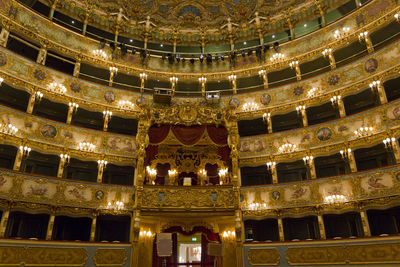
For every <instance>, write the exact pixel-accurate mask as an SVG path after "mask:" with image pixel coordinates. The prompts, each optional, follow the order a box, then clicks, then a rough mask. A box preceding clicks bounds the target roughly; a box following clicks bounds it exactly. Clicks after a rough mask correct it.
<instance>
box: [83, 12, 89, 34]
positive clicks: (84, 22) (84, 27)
mask: <svg viewBox="0 0 400 267" xmlns="http://www.w3.org/2000/svg"><path fill="white" fill-rule="evenodd" d="M88 23H89V12H88V11H86V13H85V19H84V20H83V28H82V35H86V29H87V25H88Z"/></svg>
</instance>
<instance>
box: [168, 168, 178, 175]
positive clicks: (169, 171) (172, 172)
mask: <svg viewBox="0 0 400 267" xmlns="http://www.w3.org/2000/svg"><path fill="white" fill-rule="evenodd" d="M177 174H178V171H177V170H175V169H172V170H168V176H170V177H173V176H176V175H177Z"/></svg>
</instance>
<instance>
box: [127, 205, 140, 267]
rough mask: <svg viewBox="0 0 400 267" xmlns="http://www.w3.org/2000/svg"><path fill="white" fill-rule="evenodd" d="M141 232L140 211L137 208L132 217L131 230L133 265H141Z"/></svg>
mask: <svg viewBox="0 0 400 267" xmlns="http://www.w3.org/2000/svg"><path fill="white" fill-rule="evenodd" d="M139 233H140V211H139V210H136V211H134V212H133V213H132V217H131V230H130V237H129V240H130V242H131V245H132V248H131V265H130V266H139V256H140V252H139Z"/></svg>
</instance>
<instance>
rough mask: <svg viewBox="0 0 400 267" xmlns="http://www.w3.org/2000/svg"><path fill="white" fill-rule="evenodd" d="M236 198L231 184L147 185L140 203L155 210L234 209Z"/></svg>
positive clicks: (148, 208)
mask: <svg viewBox="0 0 400 267" xmlns="http://www.w3.org/2000/svg"><path fill="white" fill-rule="evenodd" d="M236 200H237V192H235V190H234V189H233V187H231V186H193V187H186V186H184V187H183V186H182V187H176V186H175V187H173V186H165V187H163V186H145V187H144V189H143V193H142V199H141V204H140V205H141V209H142V210H155V211H184V210H188V211H189V210H196V211H233V210H234V209H236V208H237V203H236ZM138 205H139V204H138Z"/></svg>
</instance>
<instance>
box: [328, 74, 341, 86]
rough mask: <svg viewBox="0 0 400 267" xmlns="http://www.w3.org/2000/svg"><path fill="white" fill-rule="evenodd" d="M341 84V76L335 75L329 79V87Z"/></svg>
mask: <svg viewBox="0 0 400 267" xmlns="http://www.w3.org/2000/svg"><path fill="white" fill-rule="evenodd" d="M338 83H339V76H338V75H336V74H333V75H331V76H329V77H328V84H329V85H336V84H338Z"/></svg>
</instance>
